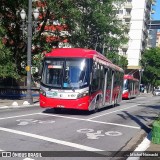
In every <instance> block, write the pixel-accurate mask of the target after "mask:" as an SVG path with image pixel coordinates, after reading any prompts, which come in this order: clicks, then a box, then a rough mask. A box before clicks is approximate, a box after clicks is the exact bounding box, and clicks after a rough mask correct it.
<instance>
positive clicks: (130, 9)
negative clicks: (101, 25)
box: [118, 0, 155, 73]
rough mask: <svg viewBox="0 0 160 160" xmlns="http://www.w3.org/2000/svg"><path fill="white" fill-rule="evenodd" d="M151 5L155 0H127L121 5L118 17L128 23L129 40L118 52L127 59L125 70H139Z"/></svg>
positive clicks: (144, 47)
mask: <svg viewBox="0 0 160 160" xmlns="http://www.w3.org/2000/svg"><path fill="white" fill-rule="evenodd" d="M152 5H155V0H140V1H137V0H127V1H126V2H125V3H124V4H123V5H122V7H121V8H120V12H119V14H118V17H120V18H121V19H122V21H123V22H124V23H126V25H128V28H129V30H128V33H127V34H128V36H129V41H128V43H127V44H126V45H124V46H122V48H121V49H120V54H121V55H125V56H126V57H127V59H128V69H127V71H126V72H128V73H129V72H135V71H133V70H137V71H139V70H141V64H140V60H141V56H142V54H143V52H144V50H145V49H146V47H147V42H148V32H149V31H148V27H147V25H148V24H149V23H150V20H151V14H152V13H153V11H152Z"/></svg>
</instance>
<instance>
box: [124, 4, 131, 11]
mask: <svg viewBox="0 0 160 160" xmlns="http://www.w3.org/2000/svg"><path fill="white" fill-rule="evenodd" d="M124 9H132V3H131V2H126V3H125V4H124Z"/></svg>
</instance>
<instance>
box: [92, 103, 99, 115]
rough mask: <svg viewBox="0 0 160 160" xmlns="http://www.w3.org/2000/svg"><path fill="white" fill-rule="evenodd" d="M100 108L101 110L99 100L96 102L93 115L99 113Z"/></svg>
mask: <svg viewBox="0 0 160 160" xmlns="http://www.w3.org/2000/svg"><path fill="white" fill-rule="evenodd" d="M98 108H99V100H97V101H96V104H95V108H94V110H93V113H96V112H97V111H98Z"/></svg>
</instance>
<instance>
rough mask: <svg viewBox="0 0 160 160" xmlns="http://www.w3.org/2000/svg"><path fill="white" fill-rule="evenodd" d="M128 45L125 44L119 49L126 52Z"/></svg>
mask: <svg viewBox="0 0 160 160" xmlns="http://www.w3.org/2000/svg"><path fill="white" fill-rule="evenodd" d="M128 47H129V46H128V43H127V44H123V45H122V46H121V49H122V50H123V51H127V49H128Z"/></svg>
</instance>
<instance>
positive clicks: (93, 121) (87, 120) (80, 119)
mask: <svg viewBox="0 0 160 160" xmlns="http://www.w3.org/2000/svg"><path fill="white" fill-rule="evenodd" d="M38 114H40V115H46V116H52V117H60V118H66V119H75V120H79V121H86V122H92V123H102V124H109V125H114V126H121V127H127V128H134V129H140V127H136V126H129V125H123V124H118V123H110V122H102V121H95V120H90V119H82V118H76V117H67V116H60V115H51V114H46V113H38Z"/></svg>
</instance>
